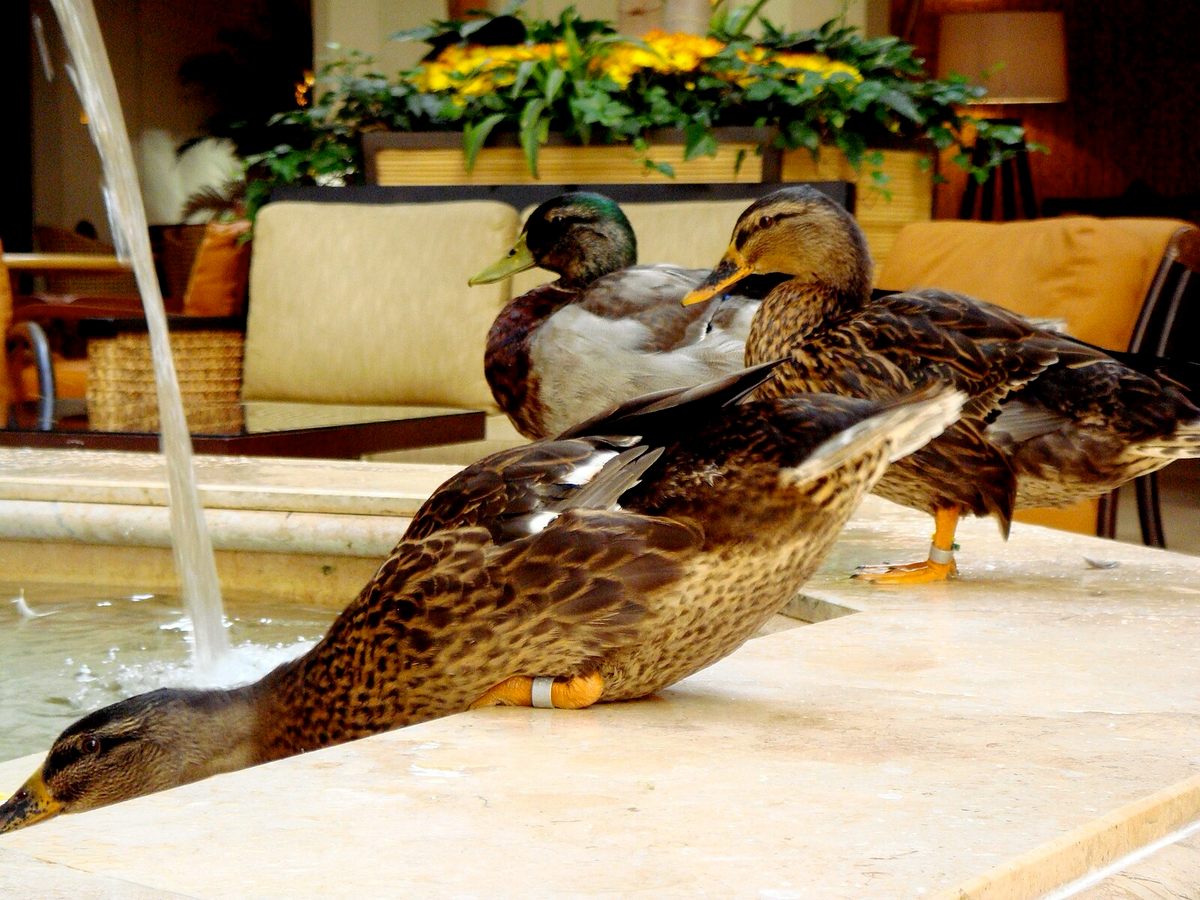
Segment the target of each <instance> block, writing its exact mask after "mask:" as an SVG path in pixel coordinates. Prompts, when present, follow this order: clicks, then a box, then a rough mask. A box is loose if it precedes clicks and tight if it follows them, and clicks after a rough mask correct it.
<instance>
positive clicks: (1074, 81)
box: [892, 0, 1200, 217]
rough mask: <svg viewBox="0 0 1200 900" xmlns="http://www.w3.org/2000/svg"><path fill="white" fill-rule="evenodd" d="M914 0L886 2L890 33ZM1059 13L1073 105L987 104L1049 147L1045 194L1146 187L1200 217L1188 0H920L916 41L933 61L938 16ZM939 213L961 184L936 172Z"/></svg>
mask: <svg viewBox="0 0 1200 900" xmlns="http://www.w3.org/2000/svg"><path fill="white" fill-rule="evenodd" d="M910 3H911V0H892V12H893V28H894V29H899V28H902V27H903V24H904V22H905V21H906V16H907V15H908V12H909V7H910ZM999 9H1012V10H1061V11H1062V12H1063V14H1064V20H1065V27H1066V37H1067V72H1068V79H1069V90H1070V99H1069V100H1068V101H1067V102H1066V103H1061V104H1052V105H1047V106H1024V107H992V108H991V109H993V110H995V111H996V113H997V114H1008V115H1017V116H1020V117H1021V118H1022V119H1023V120H1024V122H1025V124H1026V126H1027V128H1028V129H1029V131H1030V134H1031V136H1032V137H1033V138H1034V139H1035V140H1037V141H1039V142H1040V143H1042V144H1045V145H1046V147H1047V148H1048V149H1049V150H1050V152H1049V154H1038V155H1036V156H1035V157H1034V158H1033V159H1032V169H1033V176H1034V181H1035V184H1036V187H1037V190H1038V194H1039V196H1040V197H1042V198H1047V197H1070V198H1094V197H1107V196H1112V195H1120V194H1123V193H1124V192H1126V191H1127V190H1129V189H1130V187H1131V186H1134V187H1135V190H1136V189H1138V188H1139V186H1140V187H1141V188H1144V189H1145V190H1148V191H1151V192H1153V193H1155V194H1158V195H1162V196H1164V197H1166V198H1176V201H1175V202H1167V203H1165V204H1163V209H1164V210H1165V211H1167V212H1175V213H1176V214H1187V215H1189V216H1190V217H1194V216H1196V215H1197V214H1198V213H1200V209H1198V206H1200V201H1198V199H1197V197H1198V195H1200V8H1198V6H1197V4H1196V3H1195V2H1193V0H1141V2H1137V0H1045V2H1037V0H927V2H924V3H922V4H921V6H920V11H919V13H918V14H917V15H916V29H915V32H914V33H913V40H914V41H915V43H916V44H917V45H918V47H919V48H920V50H921V51H922V53H923V55H925V56H926V58H928V59H929V60H930V61H931V64H932V63H933V62H934V61H935V57H936V44H937V17H938V15H939V14H941V13H947V12H969V11H971V10H999ZM943 171H944V174H946V175H947V176H948V177H949V178H950V184H948V185H945V186H943V187H941V188H940V189H939V190H938V196H937V201H936V207H937V215H938V216H939V217H951V216H954V215H956V214H957V210H958V200H959V197H960V196H961V193H962V185H963V179H962V177H961V176H958V175H957V174H956V172H955V171H953V170H952V169H948V168H946V167H943Z"/></svg>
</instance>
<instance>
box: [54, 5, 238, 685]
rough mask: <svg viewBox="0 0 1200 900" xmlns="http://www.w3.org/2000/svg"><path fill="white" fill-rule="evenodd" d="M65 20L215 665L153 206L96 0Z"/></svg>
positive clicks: (212, 578)
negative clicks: (144, 331) (134, 302)
mask: <svg viewBox="0 0 1200 900" xmlns="http://www.w3.org/2000/svg"><path fill="white" fill-rule="evenodd" d="M51 4H52V5H53V7H54V11H55V13H56V14H57V16H58V19H59V21H60V22H61V24H62V28H63V34H64V36H65V38H66V42H67V47H68V48H69V50H70V53H71V58H72V60H73V62H74V66H73V67H71V68H69V69H68V71H69V74H70V76H71V79H72V81H73V82H74V84H75V89H76V91H78V93H79V98H80V100H81V102H82V103H83V108H84V111H85V112H86V113H87V118H88V127H89V129H90V131H91V135H92V139H93V140H94V141H95V142H96V147H97V149H98V150H99V153H100V161H101V166H102V169H103V173H104V194H105V203H106V205H107V207H108V211H109V218H110V221H111V224H112V231H113V242H114V244H115V246H116V247H117V253H118V255H120V256H122V257H125V258H131V259H132V261H133V271H134V276H135V277H136V278H137V284H138V290H139V292H140V294H141V296H142V305H143V306H144V307H145V310H146V324H147V326H148V330H149V334H150V348H151V354H152V356H153V360H154V372H155V381H156V383H157V391H158V408H159V423H160V425H159V427H160V430H161V434H162V438H161V446H162V450H163V453H164V455H165V456H166V461H167V473H168V482H169V486H170V515H171V533H172V536H173V540H172V544H173V548H174V556H175V566H176V568H177V570H178V572H179V577H180V582H181V585H182V593H183V598H184V604H185V606H186V608H187V611H188V614H189V615H190V616H191V619H192V625H193V629H194V641H195V643H194V645H193V653H194V658H195V661H196V663H197V665H198V666H201V667H207V666H210V665H212V664H213V663H214V662H215V661H216V660H217V659H218V658H219V657H220V656H221V655H222V654H223V653H224V652H225V650H227V649H228V640H227V638H226V635H225V630H224V625H223V612H222V604H221V591H220V584H219V582H218V580H217V567H216V561H215V559H214V557H213V549H212V541H211V539H210V538H209V534H208V529H207V527H206V526H205V522H204V512H203V509H202V508H201V505H200V495H199V491H198V490H197V489H196V477H195V471H194V469H193V467H192V443H191V437H190V435H189V433H188V428H187V421H186V419H185V417H184V413H183V400H182V398H181V397H180V393H179V381H178V379H177V377H176V374H175V362H174V359H173V358H172V357H171V347H170V343H169V341H168V336H167V317H166V311H165V309H164V307H163V300H162V294H161V292H160V289H159V286H158V280H157V278H156V276H155V273H154V263H153V260H152V257H151V253H150V239H149V235H148V232H147V228H146V211H145V208H144V206H143V205H142V197H141V191H140V188H139V186H138V178H137V172H136V170H135V168H134V163H133V150H132V148H131V146H130V143H129V135H128V134H127V133H126V131H125V125H124V117H123V115H122V112H121V102H120V99H119V98H118V96H117V88H116V83H115V81H114V80H113V74H112V69H111V67H110V65H109V61H108V55H107V52H106V51H105V47H104V38H103V36H102V35H101V33H100V24H99V22H98V21H97V19H96V11H95V8H94V7H93V5H92V2H91V0H51Z"/></svg>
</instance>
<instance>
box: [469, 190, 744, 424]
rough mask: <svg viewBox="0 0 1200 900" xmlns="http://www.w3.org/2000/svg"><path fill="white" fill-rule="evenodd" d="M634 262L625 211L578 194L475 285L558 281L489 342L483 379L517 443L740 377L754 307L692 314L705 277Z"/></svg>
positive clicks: (531, 295) (550, 211)
mask: <svg viewBox="0 0 1200 900" xmlns="http://www.w3.org/2000/svg"><path fill="white" fill-rule="evenodd" d="M636 261H637V239H636V237H635V236H634V233H633V228H632V226H630V224H629V220H628V219H627V218H626V217H625V214H624V213H623V212H622V211H621V208H620V206H618V205H617V203H616V202H614V201H613V200H610V199H609V198H608V197H605V196H603V195H601V194H594V193H587V192H572V193H566V194H562V195H560V196H557V197H554V198H552V199H550V200H547V201H546V202H545V203H542V204H541V205H540V206H538V207H537V208H536V209H535V210H534V211H533V212H532V213H530V214H529V218H528V219H527V220H526V222H525V225H524V227H523V228H522V230H521V235H520V237H518V238H517V242H516V244H515V246H514V247H513V248H512V249H511V250H510V251H509V252H508V254H507V255H506V256H504V257H502V258H501V259H500V260H499V261H497V262H496V263H494V264H493V265H491V266H489V267H488V268H486V269H484V270H483V271H482V272H480V273H479V274H478V275H475V276H474V277H473V278H471V279H470V283H471V284H473V285H475V284H488V283H491V282H494V281H499V280H500V279H502V278H507V277H509V276H511V275H515V274H516V273H518V272H523V271H525V270H526V269H531V268H533V267H534V266H540V267H541V268H543V269H547V270H549V271H551V272H554V273H555V274H557V275H558V276H559V277H558V279H557V280H556V281H553V282H551V283H549V284H544V285H541V286H539V287H536V288H533V289H532V290H530V291H527V292H526V293H524V294H522V295H521V296H519V297H517V298H515V299H514V300H512V301H511V302H510V303H508V304H507V305H506V306H505V307H504V309H503V310H501V311H500V314H499V315H498V316H497V317H496V321H495V322H494V323H493V325H492V328H491V330H490V332H489V333H488V337H487V348H486V350H485V353H484V373H485V375H486V377H487V380H488V384H489V385H490V386H491V389H492V395H493V396H494V397H495V398H496V403H497V405H499V407H500V409H501V410H503V411H504V412H505V413H506V414H507V415H508V417H509V418H510V419H511V420H512V422H513V424H514V425H515V426H516V427H517V430H518V431H520V432H521V434H523V435H525V436H526V437H529V438H535V439H536V438H544V437H552V436H553V435H556V434H558V433H559V432H561V431H563V430H564V429H565V428H568V427H569V426H570V425H572V424H573V423H575V422H578V421H579V420H580V419H581V418H583V417H585V416H590V415H592V414H594V413H598V412H600V411H602V410H604V409H607V408H608V407H610V406H612V405H614V404H617V403H620V402H622V401H624V400H628V399H630V398H632V397H636V396H638V395H639V394H644V393H648V392H650V391H656V390H660V389H664V388H672V387H682V386H684V385H692V384H700V383H702V382H705V381H709V380H711V379H713V378H717V377H720V376H721V375H725V374H728V373H730V372H735V371H738V370H739V369H741V368H742V358H743V356H744V355H745V352H744V347H743V344H744V342H745V339H746V333H747V331H749V329H750V321H751V319H752V318H753V315H754V310H755V309H757V307H758V300H757V299H752V298H751V297H747V296H739V297H735V298H731V299H730V300H729V301H728V302H726V303H725V304H722V306H721V308H719V309H709V310H703V309H684V308H683V307H682V306H681V304H680V302H679V301H680V300H682V299H683V297H684V295H685V294H687V292H688V291H690V290H691V289H692V288H694V287H695V286H696V285H698V284H699V283H700V282H701V281H702V280H703V278H704V276H705V275H707V274H708V273H707V272H706V271H704V270H702V269H685V268H680V267H679V266H671V265H646V266H637V265H634V263H636ZM761 296H762V292H761V291H760V292H759V293H758V297H759V298H761Z"/></svg>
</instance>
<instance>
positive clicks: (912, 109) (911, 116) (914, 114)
mask: <svg viewBox="0 0 1200 900" xmlns="http://www.w3.org/2000/svg"><path fill="white" fill-rule="evenodd" d="M879 99H880V101H881V102H882V103H884V104H886V105H887V106H889V107H890V108H892V109H894V110H895V111H896V112H898V113H900V115H902V116H904V118H906V119H908V120H909V121H911V122H916V123H917V124H918V125H923V124H924V123H925V117H924V116H922V115H921V111H920V110H919V109H917V105H916V104H915V103H913V101H912V97H910V96H908V94H905V93H904V92H903V91H898V90H896V89H895V88H890V89H889V90H886V91H884V92H883V93H882V94H880V96H879Z"/></svg>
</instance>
